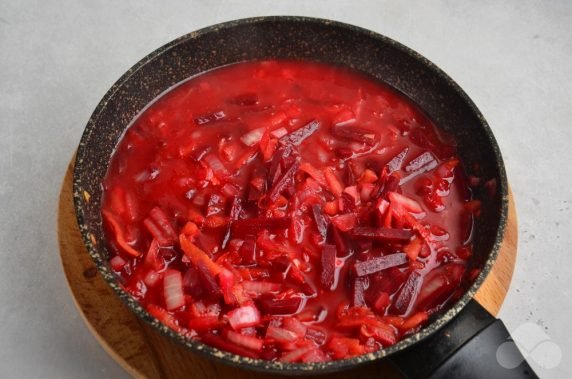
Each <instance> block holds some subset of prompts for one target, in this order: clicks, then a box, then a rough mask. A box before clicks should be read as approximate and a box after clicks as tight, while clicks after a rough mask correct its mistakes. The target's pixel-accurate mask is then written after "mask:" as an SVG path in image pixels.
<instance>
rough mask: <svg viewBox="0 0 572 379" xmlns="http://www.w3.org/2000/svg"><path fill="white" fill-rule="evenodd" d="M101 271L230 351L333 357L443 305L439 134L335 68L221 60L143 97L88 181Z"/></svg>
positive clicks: (454, 225) (460, 286) (390, 337)
mask: <svg viewBox="0 0 572 379" xmlns="http://www.w3.org/2000/svg"><path fill="white" fill-rule="evenodd" d="M103 185H104V196H103V200H102V216H103V220H104V228H105V232H106V239H107V246H108V250H109V251H110V253H111V258H110V265H111V267H112V269H113V270H114V272H115V273H116V274H117V275H118V276H119V277H120V281H121V283H122V285H123V287H124V288H125V290H127V291H128V292H129V293H131V294H132V295H133V296H134V297H135V298H136V299H138V301H140V303H141V304H142V305H143V306H144V307H145V308H146V309H147V310H148V311H149V313H150V314H152V315H153V316H155V317H156V318H158V319H159V320H160V321H162V322H163V323H164V324H165V325H167V326H168V327H170V328H172V329H174V330H176V331H177V332H179V333H181V334H183V335H185V336H187V337H189V338H195V339H197V340H200V341H202V342H204V343H205V344H208V345H211V346H213V347H217V348H219V349H222V350H226V351H230V352H233V353H236V354H240V355H243V356H248V357H253V358H261V359H266V360H281V361H286V362H320V361H327V360H336V359H344V358H348V357H352V356H356V355H360V354H365V353H368V352H372V351H376V350H378V349H381V348H383V347H386V346H389V345H392V344H395V343H396V342H397V341H399V340H400V339H401V338H404V337H405V336H407V335H409V334H411V333H414V332H416V331H418V330H419V329H420V328H422V327H423V325H424V323H425V322H426V321H427V320H428V317H429V316H430V315H431V314H432V313H434V312H437V311H440V310H442V309H443V308H445V307H447V306H448V304H451V303H452V302H454V301H455V300H457V299H458V298H459V297H460V296H461V295H462V294H463V293H464V291H465V289H466V288H467V286H468V284H470V283H471V281H472V279H473V278H474V277H475V275H476V273H477V272H476V270H471V269H469V266H468V264H467V261H468V259H469V257H470V256H471V246H472V242H471V235H472V224H473V217H474V216H475V215H477V214H478V212H479V202H478V201H475V200H471V191H470V189H469V186H468V181H467V178H466V177H465V174H464V171H463V168H462V166H461V165H460V161H459V158H458V157H457V155H456V149H455V143H454V141H453V140H452V138H451V137H450V136H448V135H446V134H445V133H444V132H442V131H441V130H439V129H438V128H436V126H435V125H434V124H433V123H432V122H431V120H430V119H429V118H428V117H427V116H425V115H424V114H423V113H422V112H421V111H420V110H419V109H418V108H417V107H416V105H415V104H413V103H412V102H411V101H410V100H408V99H407V98H405V97H404V96H403V95H401V94H399V93H398V92H396V91H395V90H393V89H391V88H389V87H387V86H385V85H383V84H382V83H380V82H378V81H375V80H373V79H372V78H370V77H367V76H364V75H362V74H360V73H357V72H353V71H350V70H348V69H345V68H340V67H335V66H329V65H324V64H319V63H313V62H302V61H255V62H246V63H239V64H234V65H230V66H226V67H223V68H219V69H217V70H214V71H210V72H207V73H205V74H202V75H199V76H196V77H193V78H190V79H189V80H187V81H184V82H183V83H180V84H179V85H177V86H175V87H174V88H172V89H170V90H168V91H167V92H166V93H164V94H163V95H161V96H160V97H159V98H158V99H156V100H155V101H154V102H153V103H152V104H150V106H148V107H147V108H146V109H145V110H144V111H143V112H142V113H141V114H140V115H139V116H138V117H136V118H135V119H134V120H133V122H132V124H131V126H130V127H129V128H128V129H127V131H126V133H125V135H124V136H123V138H122V139H121V140H120V142H119V144H118V145H117V148H116V151H115V153H114V154H113V157H112V160H111V164H110V167H109V170H108V173H107V176H106V178H105V181H104V184H103Z"/></svg>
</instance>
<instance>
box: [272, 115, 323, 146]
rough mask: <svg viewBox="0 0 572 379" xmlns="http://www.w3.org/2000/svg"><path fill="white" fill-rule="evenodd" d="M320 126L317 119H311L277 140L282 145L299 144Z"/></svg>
mask: <svg viewBox="0 0 572 379" xmlns="http://www.w3.org/2000/svg"><path fill="white" fill-rule="evenodd" d="M319 127H320V122H319V121H318V120H312V121H310V122H309V123H307V124H306V125H304V126H302V127H301V128H298V129H296V130H294V131H293V132H292V133H290V134H287V135H285V136H284V137H282V138H280V140H279V142H280V143H281V144H283V145H289V144H291V145H295V146H299V145H300V144H301V143H302V142H304V140H306V139H307V138H308V137H310V136H311V135H312V134H314V132H316V131H317V130H318V128H319Z"/></svg>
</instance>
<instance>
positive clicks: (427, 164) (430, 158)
mask: <svg viewBox="0 0 572 379" xmlns="http://www.w3.org/2000/svg"><path fill="white" fill-rule="evenodd" d="M438 164H439V163H438V161H437V160H436V158H435V156H434V155H433V154H431V153H430V152H425V153H423V154H421V155H419V156H418V157H416V158H414V159H413V160H411V162H409V163H408V164H407V166H405V172H407V173H408V174H407V175H406V176H404V177H403V178H402V179H401V181H400V184H402V185H403V184H405V183H407V182H409V181H410V180H411V179H413V178H415V177H417V176H419V175H421V174H423V173H425V172H428V171H431V170H433V169H434V168H435V167H437V165H438Z"/></svg>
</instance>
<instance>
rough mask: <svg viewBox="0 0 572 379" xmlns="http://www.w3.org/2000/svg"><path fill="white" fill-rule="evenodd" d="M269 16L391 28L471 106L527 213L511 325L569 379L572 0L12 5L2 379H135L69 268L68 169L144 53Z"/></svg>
mask: <svg viewBox="0 0 572 379" xmlns="http://www.w3.org/2000/svg"><path fill="white" fill-rule="evenodd" d="M271 14H273V15H275V14H290V15H307V16H316V17H324V18H331V19H335V20H340V21H344V22H348V23H352V24H356V25H359V26H362V27H365V28H369V29H372V30H375V31H377V32H380V33H382V34H385V35H387V36H389V37H392V38H394V39H397V40H399V41H400V42H402V43H404V44H406V45H407V46H409V47H411V48H413V49H414V50H417V51H418V52H420V53H421V54H423V55H425V56H426V57H428V58H429V59H431V60H432V61H433V62H435V63H436V64H437V65H438V66H440V67H441V68H442V69H444V70H445V71H446V72H447V73H448V74H449V75H451V76H452V77H453V78H454V79H455V80H457V82H458V83H459V84H460V85H461V86H462V87H463V88H464V89H465V90H466V92H467V93H468V94H469V95H470V96H471V97H472V99H473V100H474V101H475V102H476V104H477V105H478V106H479V108H480V109H481V111H482V112H483V113H484V115H485V117H486V118H487V119H488V121H489V122H490V124H491V125H492V128H493V130H494V133H495V135H496V137H497V139H498V142H499V144H500V146H501V149H502V151H503V153H504V157H505V160H506V165H507V170H508V174H509V178H510V182H511V184H512V189H513V192H514V195H515V197H516V202H517V207H518V214H519V232H520V241H519V255H518V262H517V266H516V271H515V275H514V278H513V282H512V286H511V289H510V292H509V294H508V297H507V299H506V302H505V304H504V306H503V309H502V311H501V317H502V318H503V320H504V321H505V322H506V324H507V325H508V327H509V329H511V330H517V329H518V328H520V334H521V335H523V336H524V337H522V339H523V341H522V343H524V344H525V345H526V346H527V348H528V349H529V350H530V351H532V356H531V363H532V364H533V366H534V367H535V368H536V370H537V372H538V373H539V374H540V375H541V376H542V377H546V378H563V377H572V332H571V331H570V330H571V329H570V322H571V311H572V298H571V290H570V285H571V284H572V282H571V279H570V278H571V276H570V271H571V268H572V252H571V249H570V247H571V246H572V233H571V232H572V228H571V221H570V218H571V215H572V211H571V207H572V190H571V187H572V172H571V171H572V170H571V167H572V164H571V163H570V159H571V158H570V154H569V152H570V144H571V143H572V127H571V126H570V119H571V118H572V106H570V94H571V93H572V81H571V78H572V63H571V62H572V2H571V1H544V2H541V1H516V0H513V1H471V2H460V1H416V2H406V1H376V0H369V1H364V2H362V3H361V4H359V5H358V4H357V2H354V1H308V0H290V1H248V2H246V1H244V2H239V1H211V2H209V1H178V2H172V3H170V4H169V5H165V4H163V5H159V4H158V2H157V4H153V2H151V1H147V0H145V1H129V2H128V1H121V2H119V1H108V2H104V1H76V0H70V1H51V2H49V1H12V2H9V1H7V0H0V301H1V303H0V304H1V305H0V377H2V378H98V377H106V378H122V377H126V376H127V375H126V374H125V373H124V372H123V371H122V369H121V368H120V367H119V366H118V365H116V364H115V363H114V362H113V360H112V359H111V358H110V357H108V356H107V355H106V353H105V352H104V351H103V350H102V349H101V347H100V346H99V345H98V343H97V342H96V340H95V339H94V338H93V337H92V336H91V335H90V334H89V332H88V330H87V329H86V327H85V325H84V324H83V322H82V320H81V318H80V317H79V315H78V312H77V311H76V309H75V308H74V305H73V303H72V299H71V297H70V293H69V291H68V289H67V286H66V283H65V279H64V276H63V273H62V269H61V267H60V261H59V256H58V248H57V243H56V224H55V222H56V207H57V199H58V193H59V188H60V184H61V181H62V178H63V175H64V172H65V169H66V167H67V164H68V162H69V160H70V158H71V156H72V154H73V151H74V149H75V147H76V145H77V143H78V141H79V138H80V136H81V133H82V130H83V128H84V125H85V123H86V121H87V119H88V118H89V116H90V114H91V112H92V110H93V109H94V108H95V106H96V104H97V103H98V101H99V100H100V98H101V97H102V96H103V95H104V93H105V92H106V91H107V89H108V88H109V87H110V86H111V85H112V84H113V82H114V81H115V80H117V79H118V78H119V76H120V75H121V74H122V73H123V72H125V71H126V70H127V69H128V68H129V67H130V66H132V65H133V64H135V63H136V62H137V61H138V60H139V59H141V58H142V57H143V56H145V55H147V54H148V53H149V52H151V51H152V50H154V49H155V48H157V47H159V46H161V45H163V44H164V43H166V42H168V41H170V40H172V39H174V38H176V37H178V36H180V35H182V34H185V33H188V32H190V31H192V30H195V29H198V28H201V27H203V26H207V25H210V24H213V23H217V22H221V21H226V20H231V19H236V18H242V17H249V16H259V15H271ZM542 333H545V334H546V335H545V336H543V335H542ZM549 337H550V338H551V339H552V342H553V343H552V344H551V343H544V344H542V343H541V344H538V343H539V342H542V341H541V340H542V338H549ZM558 352H561V353H562V360H561V362H559V359H558V358H559V355H558ZM542 366H544V368H543V367H542ZM553 366H556V367H555V368H552V369H546V368H548V367H553Z"/></svg>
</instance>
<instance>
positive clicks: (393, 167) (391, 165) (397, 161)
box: [387, 147, 409, 173]
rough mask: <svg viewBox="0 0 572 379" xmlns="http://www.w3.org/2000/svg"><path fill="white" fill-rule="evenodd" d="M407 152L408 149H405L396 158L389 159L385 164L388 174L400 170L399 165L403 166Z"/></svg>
mask: <svg viewBox="0 0 572 379" xmlns="http://www.w3.org/2000/svg"><path fill="white" fill-rule="evenodd" d="M408 151H409V148H408V147H405V148H404V149H403V150H401V151H400V152H399V153H398V154H397V155H396V156H394V157H393V158H391V160H390V161H389V162H387V168H388V170H389V173H392V172H394V171H397V170H399V169H400V168H401V165H403V161H404V160H405V156H406V155H407V152H408Z"/></svg>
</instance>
